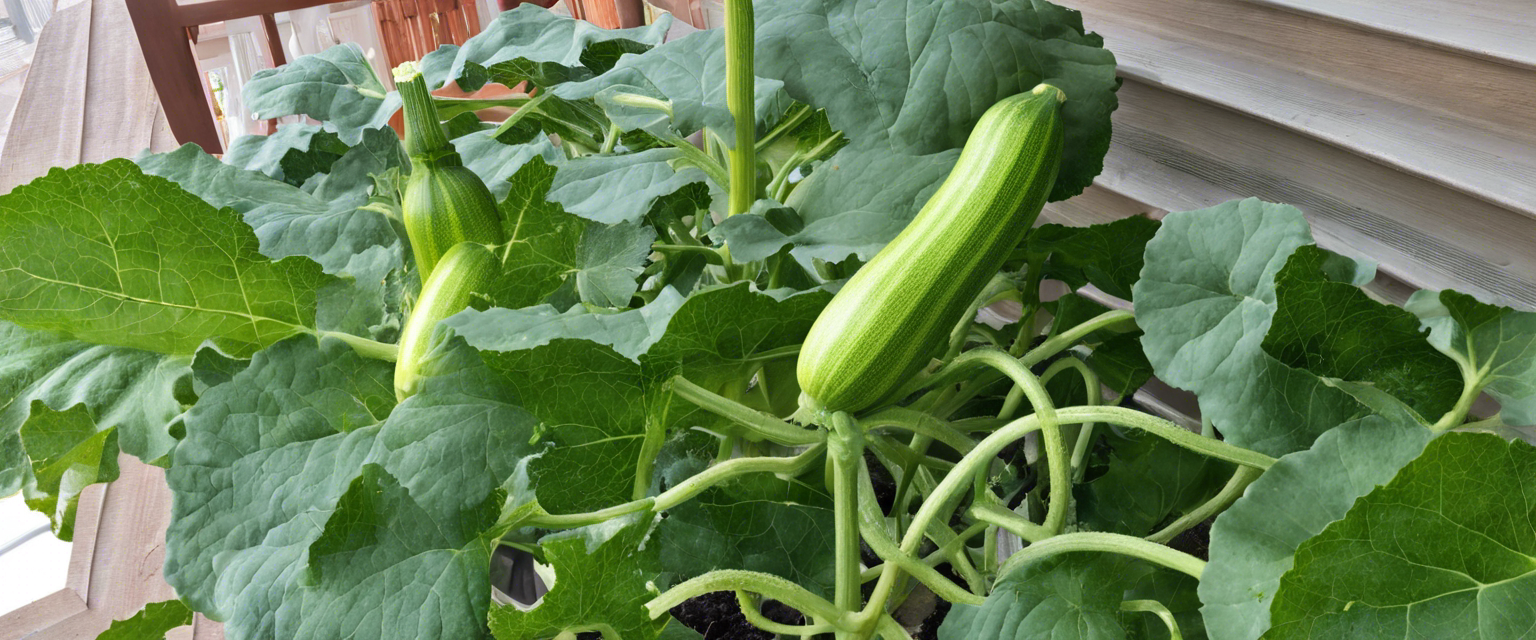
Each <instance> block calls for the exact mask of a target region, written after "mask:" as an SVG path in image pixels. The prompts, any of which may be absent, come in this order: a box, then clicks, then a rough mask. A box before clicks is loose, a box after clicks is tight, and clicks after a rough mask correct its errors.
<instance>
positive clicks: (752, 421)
mask: <svg viewBox="0 0 1536 640" xmlns="http://www.w3.org/2000/svg"><path fill="white" fill-rule="evenodd" d="M672 391H673V392H674V393H676V394H677V395H678V396H680V397H682V398H683V399H684V400H687V401H689V402H692V403H694V404H696V405H698V406H699V408H701V409H704V410H705V411H708V412H710V413H713V414H715V415H717V416H720V417H722V418H727V419H730V420H731V421H733V422H735V423H737V424H739V425H741V426H743V427H746V429H747V430H748V431H750V432H752V433H753V434H755V435H758V436H760V437H762V438H764V439H767V440H771V441H773V442H777V443H779V444H782V445H788V446H799V445H808V444H816V443H819V442H822V441H823V440H825V439H826V433H825V432H822V431H812V430H808V429H801V428H799V427H797V426H795V425H792V424H790V423H788V422H785V421H783V420H780V419H778V418H775V417H773V416H770V415H768V414H766V413H763V412H761V411H758V410H756V409H753V408H751V407H748V406H746V405H744V404H741V403H740V402H736V401H733V400H730V399H729V398H725V397H722V396H720V395H717V394H715V393H713V392H711V391H710V390H708V389H705V388H704V387H701V386H699V385H696V384H694V383H692V382H689V381H688V379H687V378H684V377H682V376H677V377H674V378H672Z"/></svg>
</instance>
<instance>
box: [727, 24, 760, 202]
mask: <svg viewBox="0 0 1536 640" xmlns="http://www.w3.org/2000/svg"><path fill="white" fill-rule="evenodd" d="M756 44H757V43H756V40H755V39H754V37H753V26H752V0H725V106H726V108H727V109H729V110H730V112H731V118H732V119H733V120H734V121H735V126H736V144H735V146H734V147H732V148H731V151H730V154H729V155H730V160H731V180H730V183H729V184H730V208H729V209H728V215H733V216H734V215H736V214H738V213H745V212H746V211H747V210H748V209H751V208H752V202H753V201H755V200H756V199H757V140H756V139H755V138H756V135H757V131H756V127H757V117H756V115H755V102H756V99H755V96H754V95H753V94H754V91H755V89H756V87H755V86H754V83H755V81H756V80H755V78H754V76H753V68H752V54H753V50H754V49H755V48H756Z"/></svg>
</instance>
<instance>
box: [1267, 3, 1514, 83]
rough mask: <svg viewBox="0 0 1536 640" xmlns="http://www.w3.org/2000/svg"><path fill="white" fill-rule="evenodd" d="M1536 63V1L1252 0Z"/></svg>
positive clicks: (1498, 58) (1494, 56)
mask: <svg viewBox="0 0 1536 640" xmlns="http://www.w3.org/2000/svg"><path fill="white" fill-rule="evenodd" d="M1248 1H1249V2H1253V3H1255V4H1264V5H1269V6H1272V7H1275V8H1277V9H1283V10H1286V11H1294V12H1297V13H1302V14H1306V15H1312V16H1317V17H1320V18H1325V19H1329V20H1338V21H1340V22H1345V23H1349V24H1353V25H1356V26H1360V27H1364V28H1367V29H1372V30H1376V31H1380V32H1382V33H1387V34H1391V35H1394V36H1398V37H1401V38H1403V39H1406V40H1411V41H1414V42H1420V43H1424V44H1427V45H1432V46H1438V47H1444V48H1446V49H1449V50H1451V51H1456V52H1459V53H1465V54H1467V55H1474V56H1481V57H1484V58H1488V59H1490V60H1495V61H1498V62H1504V63H1509V64H1516V65H1521V66H1525V67H1530V68H1532V69H1536V38H1533V37H1532V34H1531V25H1536V3H1532V2H1525V1H1522V0H1392V1H1391V2H1382V1H1381V0H1248Z"/></svg>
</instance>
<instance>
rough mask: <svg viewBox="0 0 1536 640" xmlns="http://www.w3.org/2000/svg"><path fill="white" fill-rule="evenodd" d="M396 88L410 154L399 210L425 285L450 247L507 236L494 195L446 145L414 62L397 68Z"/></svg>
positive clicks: (494, 242) (491, 242)
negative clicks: (400, 103) (408, 175)
mask: <svg viewBox="0 0 1536 640" xmlns="http://www.w3.org/2000/svg"><path fill="white" fill-rule="evenodd" d="M395 86H396V87H397V88H399V90H400V97H401V101H402V102H403V103H404V105H405V150H406V152H407V153H408V154H410V156H411V177H410V179H409V180H408V181H407V182H406V185H405V196H404V200H403V202H401V204H400V209H401V215H402V217H403V218H404V219H405V232H406V235H407V236H408V237H409V238H410V241H411V252H412V253H413V254H414V255H415V257H416V267H417V268H418V269H419V270H420V271H421V279H422V281H423V282H425V281H426V280H427V279H428V278H430V277H431V275H432V270H433V268H434V267H435V266H436V265H437V262H438V260H439V259H441V258H442V256H443V253H444V252H446V251H447V250H448V249H449V248H450V247H453V246H454V245H457V244H458V243H460V242H465V241H469V242H479V243H482V244H488V245H497V244H501V243H502V242H503V241H504V240H505V236H504V232H503V229H502V224H501V211H500V210H499V209H498V208H497V207H496V197H495V196H493V195H491V190H490V189H487V188H486V187H485V183H484V182H482V181H481V180H480V177H479V176H477V175H475V172H473V171H471V170H469V168H468V167H465V166H464V160H463V159H462V158H460V157H459V152H458V151H457V150H456V149H454V147H453V144H451V143H450V142H448V135H447V134H446V133H444V130H443V125H442V122H441V121H439V120H438V115H437V107H436V106H435V105H434V104H433V103H432V94H431V93H430V92H429V91H427V83H426V80H425V79H423V78H422V76H421V72H420V71H419V70H418V69H417V67H416V64H415V63H410V62H408V63H405V64H402V65H400V66H399V67H396V68H395Z"/></svg>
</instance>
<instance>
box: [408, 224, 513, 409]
mask: <svg viewBox="0 0 1536 640" xmlns="http://www.w3.org/2000/svg"><path fill="white" fill-rule="evenodd" d="M500 271H501V262H500V261H499V260H497V259H496V254H494V253H492V252H491V250H490V249H489V248H487V247H486V246H485V245H483V244H480V243H477V242H460V243H459V244H456V245H454V246H453V248H451V249H449V250H448V252H447V253H445V254H443V259H442V260H441V261H439V262H438V264H437V268H436V269H433V270H432V275H431V276H430V277H428V278H427V281H426V283H425V284H423V285H422V286H421V297H420V298H419V299H417V300H416V308H415V309H413V310H411V317H410V319H408V320H406V321H405V329H404V330H402V331H401V332H400V355H399V360H397V361H396V362H395V397H396V398H397V399H399V400H405V399H406V398H408V397H410V396H411V395H412V394H414V393H416V386H417V384H418V383H419V382H420V379H421V360H422V357H424V356H425V355H426V354H427V349H428V348H430V347H431V346H432V331H433V330H434V329H436V328H437V323H438V322H441V321H442V320H443V319H444V318H447V317H448V316H451V315H453V314H455V313H458V312H460V311H463V310H464V309H466V308H468V307H469V302H470V300H471V299H473V297H474V294H476V293H484V292H485V291H487V290H488V289H489V288H490V286H491V285H492V284H493V283H494V282H495V281H496V278H497V276H498V275H499V274H500Z"/></svg>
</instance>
